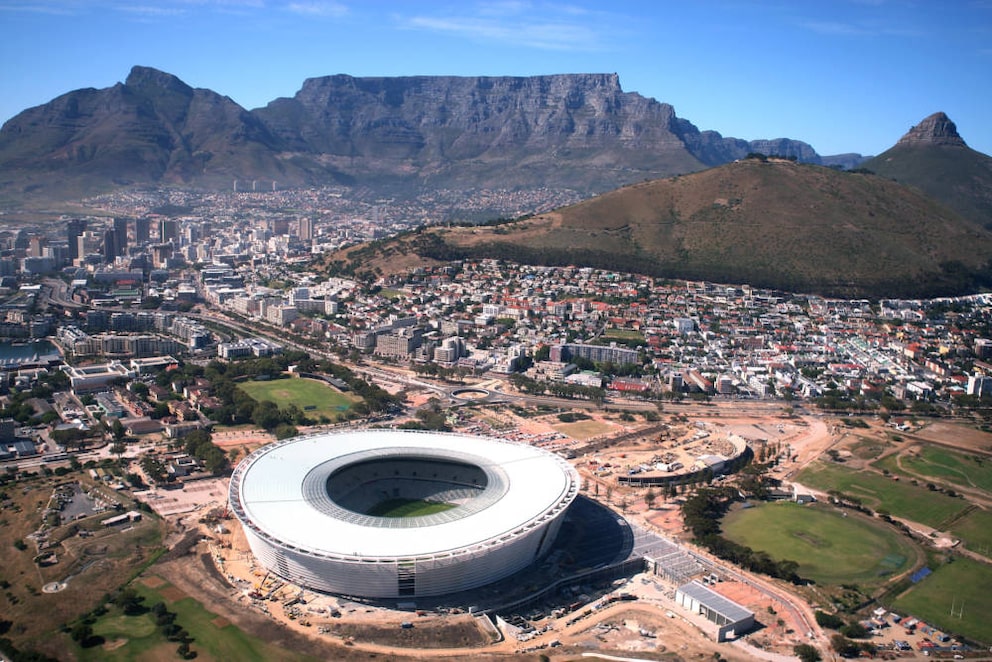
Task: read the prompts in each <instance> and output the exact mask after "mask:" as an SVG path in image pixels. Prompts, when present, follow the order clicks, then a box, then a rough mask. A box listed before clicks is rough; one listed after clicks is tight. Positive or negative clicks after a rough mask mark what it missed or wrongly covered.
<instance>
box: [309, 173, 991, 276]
mask: <svg viewBox="0 0 992 662" xmlns="http://www.w3.org/2000/svg"><path fill="white" fill-rule="evenodd" d="M469 257H471V258H478V257H495V258H502V259H508V260H513V261H516V262H523V263H534V264H548V265H568V264H579V265H582V266H591V267H600V268H607V269H617V270H623V271H631V272H636V273H645V274H649V275H655V276H662V277H675V278H689V279H706V280H714V281H719V282H731V283H751V284H753V285H758V286H766V287H774V288H781V289H788V290H794V291H812V292H818V293H822V294H827V295H838V296H930V295H937V294H947V293H960V292H965V291H972V290H974V289H977V288H978V287H981V286H982V285H984V284H985V283H986V280H987V274H986V272H985V271H984V270H985V266H986V264H987V263H988V261H989V259H990V258H992V233H990V232H989V231H988V230H986V229H984V228H981V227H977V226H976V225H975V224H973V223H970V222H968V221H966V220H964V219H962V218H961V217H960V216H958V215H957V214H956V213H954V212H953V211H950V210H948V209H946V208H944V207H941V206H940V205H939V204H938V203H936V202H934V201H932V200H930V199H929V198H926V197H924V196H923V195H921V194H920V193H919V192H917V191H914V190H911V189H909V188H907V187H904V186H901V185H899V184H897V183H895V182H893V181H891V180H888V179H886V178H883V177H877V176H873V175H870V174H863V173H848V172H838V171H835V170H832V169H830V168H823V167H818V166H810V165H801V164H796V163H794V162H791V161H784V160H768V161H762V160H756V159H748V160H743V161H740V162H737V163H731V164H728V165H725V166H721V167H718V168H712V169H710V170H706V171H703V172H699V173H693V174H690V175H684V176H677V177H671V178H667V179H661V180H654V181H649V182H643V183H640V184H635V185H632V186H628V187H624V188H622V189H619V190H616V191H612V192H610V193H607V194H604V195H601V196H599V197H596V198H593V199H591V200H587V201H585V202H582V203H579V204H577V205H573V206H571V207H566V208H563V209H560V210H557V211H555V212H551V213H547V214H542V215H540V216H535V217H533V218H529V219H526V220H522V221H517V222H514V223H509V224H504V225H497V226H491V227H471V228H434V229H431V230H427V231H423V232H421V233H419V234H413V235H407V236H405V237H402V238H400V239H399V240H398V241H394V242H383V243H380V244H376V245H374V246H366V247H363V248H360V249H353V250H351V251H346V252H343V253H339V254H337V255H334V256H330V257H329V258H328V263H329V264H330V263H334V264H335V268H336V269H338V270H342V269H343V270H345V271H348V270H349V269H350V270H351V271H352V272H356V271H361V272H364V273H365V274H376V273H389V272H393V273H395V272H396V271H398V270H403V269H404V268H408V267H409V265H411V264H412V263H415V262H416V259H414V258H430V259H433V260H448V259H463V258H469ZM399 265H403V266H399Z"/></svg>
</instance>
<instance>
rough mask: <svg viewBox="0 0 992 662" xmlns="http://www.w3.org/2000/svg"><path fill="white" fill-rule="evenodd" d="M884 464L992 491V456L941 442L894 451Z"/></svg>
mask: <svg viewBox="0 0 992 662" xmlns="http://www.w3.org/2000/svg"><path fill="white" fill-rule="evenodd" d="M878 464H879V466H880V467H881V468H884V469H888V470H889V471H891V472H893V473H899V474H903V475H906V473H907V472H909V473H910V474H913V475H915V476H919V477H923V478H927V477H930V478H934V479H937V480H940V481H942V482H945V483H950V484H952V485H960V486H962V487H974V488H978V489H980V490H984V491H986V492H989V493H990V494H992V460H990V459H989V458H986V457H982V456H980V455H970V454H967V453H958V452H955V451H952V450H948V449H946V448H941V447H939V446H929V445H925V446H918V447H916V448H915V449H913V451H911V452H909V453H903V454H900V455H899V456H898V462H897V461H896V456H895V455H892V456H889V457H887V458H885V460H884V461H883V462H880V463H878Z"/></svg>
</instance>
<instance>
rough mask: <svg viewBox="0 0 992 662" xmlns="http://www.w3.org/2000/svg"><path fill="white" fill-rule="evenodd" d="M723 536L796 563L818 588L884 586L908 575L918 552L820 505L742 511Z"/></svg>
mask: <svg viewBox="0 0 992 662" xmlns="http://www.w3.org/2000/svg"><path fill="white" fill-rule="evenodd" d="M845 515H846V516H845ZM723 531H724V535H725V536H726V537H727V538H729V539H731V540H733V541H734V542H737V543H740V544H742V545H747V546H748V547H750V548H751V549H754V550H756V551H758V550H760V551H764V552H767V553H768V554H769V556H771V557H772V558H774V559H776V560H785V559H788V560H791V561H796V562H797V563H799V574H800V576H802V577H807V578H809V579H813V580H814V581H816V582H817V583H818V584H831V585H838V584H849V583H858V584H862V585H871V584H879V583H882V582H884V581H886V580H887V579H888V578H889V577H891V576H893V575H896V574H899V573H901V572H903V571H904V570H907V569H908V568H909V567H910V565H911V564H912V562H913V561H915V560H916V557H917V553H918V552H917V549H916V548H915V547H914V546H913V545H912V544H911V543H909V542H908V541H907V540H906V539H905V538H903V537H902V536H901V535H900V534H899V533H898V532H897V531H896V530H895V529H892V528H890V527H888V526H887V525H884V524H882V523H880V522H879V523H877V522H873V521H871V520H870V519H868V518H866V517H862V516H860V515H858V514H856V513H853V512H852V513H850V514H849V513H848V512H847V511H841V510H838V509H836V508H833V507H830V506H826V505H819V504H811V505H806V506H801V505H798V504H795V503H792V502H777V503H762V504H760V505H757V506H755V507H753V508H747V509H741V510H736V511H734V512H732V513H730V514H729V515H727V516H726V517H725V518H724V519H723Z"/></svg>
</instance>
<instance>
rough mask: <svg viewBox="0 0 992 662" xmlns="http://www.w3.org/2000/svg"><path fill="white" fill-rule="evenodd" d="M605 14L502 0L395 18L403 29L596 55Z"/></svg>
mask: <svg viewBox="0 0 992 662" xmlns="http://www.w3.org/2000/svg"><path fill="white" fill-rule="evenodd" d="M613 18H615V17H612V16H611V15H610V14H608V13H606V12H590V11H588V10H586V9H583V8H581V7H577V6H574V5H553V4H535V3H532V2H527V1H525V0H503V1H496V2H484V3H479V4H476V5H470V6H467V7H466V8H465V9H464V10H463V11H460V12H458V13H453V14H445V15H440V14H420V15H415V16H402V17H399V18H398V22H399V24H400V26H401V27H405V28H407V29H412V30H427V31H431V32H439V33H444V34H448V35H452V36H459V37H464V38H466V39H473V40H482V41H493V42H503V43H506V44H513V45H515V46H526V47H531V48H538V49H542V50H558V51H566V50H584V51H589V50H600V49H602V48H603V47H604V43H606V42H607V39H605V37H606V36H607V33H608V32H610V31H611V29H610V28H609V27H608V26H609V24H610V23H612V22H614V21H613V20H610V19H613Z"/></svg>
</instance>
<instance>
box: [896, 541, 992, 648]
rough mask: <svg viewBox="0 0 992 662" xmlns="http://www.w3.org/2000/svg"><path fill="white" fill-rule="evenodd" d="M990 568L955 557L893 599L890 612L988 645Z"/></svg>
mask: <svg viewBox="0 0 992 662" xmlns="http://www.w3.org/2000/svg"><path fill="white" fill-rule="evenodd" d="M989 586H992V567H990V566H988V565H986V564H984V563H979V562H977V561H973V560H971V559H969V558H962V557H956V558H955V559H954V561H953V562H952V563H947V564H944V565H942V566H940V567H939V568H937V569H936V570H934V572H933V574H932V575H930V576H929V577H926V578H925V579H923V580H922V581H921V582H920V583H919V584H915V585H913V587H912V588H911V589H909V590H908V591H906V592H905V593H903V594H902V595H900V596H899V597H897V598H896V599H895V602H894V603H893V604H892V605H891V607H892V609H894V610H895V611H897V612H899V613H901V614H912V615H913V616H916V617H917V618H921V619H923V620H924V621H926V622H927V623H928V624H930V625H935V626H937V627H939V628H941V629H942V630H944V631H945V632H947V633H952V634H963V635H965V636H967V637H971V638H974V639H977V640H978V641H981V642H983V643H985V644H992V619H990V618H989V614H992V593H990V592H989Z"/></svg>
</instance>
